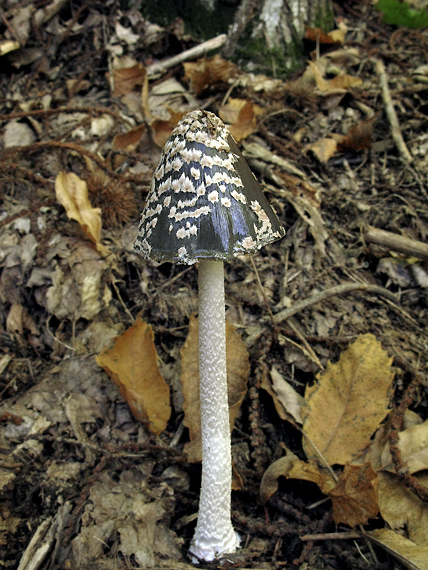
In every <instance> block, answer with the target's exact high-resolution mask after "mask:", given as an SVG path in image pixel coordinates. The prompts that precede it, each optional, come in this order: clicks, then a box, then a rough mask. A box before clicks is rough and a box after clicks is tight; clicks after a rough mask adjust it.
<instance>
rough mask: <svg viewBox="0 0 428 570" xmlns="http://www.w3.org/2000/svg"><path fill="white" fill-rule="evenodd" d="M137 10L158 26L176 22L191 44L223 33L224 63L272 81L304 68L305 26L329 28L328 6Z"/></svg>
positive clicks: (185, 2) (183, 5)
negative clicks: (225, 38) (230, 62)
mask: <svg viewBox="0 0 428 570" xmlns="http://www.w3.org/2000/svg"><path fill="white" fill-rule="evenodd" d="M142 10H143V13H144V14H145V16H146V17H147V18H148V19H150V20H151V21H154V22H157V23H159V24H162V25H169V24H171V23H172V22H173V21H174V20H175V19H176V18H181V19H182V20H183V22H184V26H185V31H186V33H188V34H190V35H191V36H192V37H193V38H199V39H202V40H207V39H209V38H212V37H214V36H216V35H218V34H221V33H227V34H228V36H229V38H228V42H227V44H226V45H225V46H224V48H223V50H222V52H221V53H222V55H223V56H224V57H226V58H228V59H232V60H234V61H237V62H238V63H239V65H240V67H241V68H243V69H246V70H247V71H254V72H257V73H266V74H268V75H273V76H277V77H283V76H284V75H286V74H288V73H290V72H291V71H294V70H295V69H298V68H299V67H300V66H301V64H302V63H303V60H304V59H305V58H304V54H303V38H304V34H305V26H306V25H307V26H318V27H320V28H322V29H323V30H324V31H325V32H328V31H330V30H331V28H332V25H333V9H332V0H241V2H238V1H237V0H162V10H159V0H145V1H144V2H143V3H142Z"/></svg>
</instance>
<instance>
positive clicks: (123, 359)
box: [96, 317, 171, 435]
mask: <svg viewBox="0 0 428 570" xmlns="http://www.w3.org/2000/svg"><path fill="white" fill-rule="evenodd" d="M96 360H97V363H98V364H99V365H100V366H101V367H102V368H103V369H104V370H105V371H106V372H107V374H108V375H109V376H110V378H111V379H112V380H113V382H114V383H115V384H116V385H117V386H118V388H119V390H120V392H121V394H122V396H123V397H124V398H125V400H126V401H127V402H128V405H129V407H130V408H131V410H132V413H133V414H134V416H135V417H136V418H137V420H139V421H141V422H142V423H143V424H144V425H145V426H146V427H147V428H149V429H150V431H151V432H153V433H154V434H156V435H157V434H159V433H161V432H162V431H163V430H164V429H165V428H166V424H167V422H168V420H169V418H170V415H171V407H170V403H169V387H168V385H167V384H166V382H165V380H164V379H163V377H162V375H161V373H160V372H159V368H158V363H157V354H156V348H155V345H154V343H153V331H152V328H151V326H150V325H148V324H147V323H146V322H144V321H143V320H142V319H141V318H140V317H138V318H137V320H136V321H135V323H134V324H133V325H132V327H130V328H129V329H128V330H126V331H125V332H124V333H123V334H121V335H120V336H119V337H117V338H116V340H115V341H114V344H113V346H112V347H111V348H108V349H105V350H103V351H102V352H101V353H100V354H99V355H98V356H97V357H96Z"/></svg>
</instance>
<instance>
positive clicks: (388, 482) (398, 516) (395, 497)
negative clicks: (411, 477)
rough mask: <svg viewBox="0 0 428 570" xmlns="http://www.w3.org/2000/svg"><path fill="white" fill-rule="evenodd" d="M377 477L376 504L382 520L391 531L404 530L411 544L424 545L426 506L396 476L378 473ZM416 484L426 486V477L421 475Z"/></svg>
mask: <svg viewBox="0 0 428 570" xmlns="http://www.w3.org/2000/svg"><path fill="white" fill-rule="evenodd" d="M378 476H379V491H378V502H379V510H380V514H381V515H382V518H383V519H384V520H385V521H386V522H387V523H388V525H389V526H390V527H391V528H392V530H400V531H403V530H405V531H406V535H407V537H408V538H409V539H410V540H411V541H412V542H414V543H415V544H419V545H420V546H424V545H426V542H427V536H428V504H427V503H426V502H425V501H421V499H419V497H417V495H415V494H414V493H413V492H412V491H411V490H410V489H409V488H408V487H406V486H405V485H404V484H403V482H402V480H401V479H400V478H399V477H398V475H392V474H391V473H383V472H380V473H379V474H378ZM418 482H419V483H420V484H425V486H428V475H427V474H426V473H423V474H422V473H421V474H420V475H419V476H418Z"/></svg>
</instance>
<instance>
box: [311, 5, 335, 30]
mask: <svg viewBox="0 0 428 570" xmlns="http://www.w3.org/2000/svg"><path fill="white" fill-rule="evenodd" d="M314 26H316V27H317V28H321V29H322V30H323V32H325V33H328V32H330V31H331V30H332V29H333V26H334V14H333V11H332V10H331V9H330V8H329V7H327V8H325V10H322V9H321V10H320V11H319V13H318V14H316V15H315V21H314Z"/></svg>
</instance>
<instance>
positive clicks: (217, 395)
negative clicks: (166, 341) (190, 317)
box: [190, 261, 239, 561]
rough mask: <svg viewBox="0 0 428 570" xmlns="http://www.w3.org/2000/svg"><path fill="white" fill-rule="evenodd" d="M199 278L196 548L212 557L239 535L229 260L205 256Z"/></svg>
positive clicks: (234, 542) (233, 544) (234, 543)
mask: <svg viewBox="0 0 428 570" xmlns="http://www.w3.org/2000/svg"><path fill="white" fill-rule="evenodd" d="M198 280H199V318H198V321H199V386H200V401H201V432H202V483H201V494H200V499H199V515H198V523H197V526H196V531H195V535H194V537H193V540H192V543H191V546H190V552H191V553H192V554H194V555H195V556H196V557H197V558H200V559H202V560H206V561H209V560H214V559H215V558H216V557H218V556H219V555H220V554H222V553H226V552H234V551H235V550H236V548H237V547H238V545H239V538H238V535H237V534H236V533H235V531H234V530H233V527H232V522H231V518H230V508H231V486H232V459H231V443H230V427H229V407H228V399H227V373H226V322H225V306H224V266H223V262H222V261H201V262H200V263H199V275H198Z"/></svg>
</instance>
